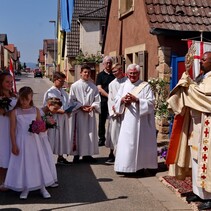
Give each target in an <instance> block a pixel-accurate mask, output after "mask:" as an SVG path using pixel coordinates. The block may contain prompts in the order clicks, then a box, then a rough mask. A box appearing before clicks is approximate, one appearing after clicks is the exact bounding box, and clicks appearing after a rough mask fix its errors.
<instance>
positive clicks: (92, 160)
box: [82, 155, 97, 163]
mask: <svg viewBox="0 0 211 211" xmlns="http://www.w3.org/2000/svg"><path fill="white" fill-rule="evenodd" d="M82 160H83V161H84V162H86V163H96V162H97V159H96V158H93V157H92V156H90V155H87V156H83V158H82Z"/></svg>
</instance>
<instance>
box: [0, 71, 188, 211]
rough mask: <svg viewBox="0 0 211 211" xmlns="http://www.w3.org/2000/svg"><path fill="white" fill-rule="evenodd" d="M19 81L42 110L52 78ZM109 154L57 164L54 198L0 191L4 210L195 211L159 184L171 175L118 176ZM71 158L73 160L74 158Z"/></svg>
mask: <svg viewBox="0 0 211 211" xmlns="http://www.w3.org/2000/svg"><path fill="white" fill-rule="evenodd" d="M16 82H17V89H19V88H20V87H22V86H30V87H31V88H32V89H33V90H34V103H35V105H37V106H38V107H40V106H41V105H42V99H43V94H44V92H45V91H46V90H47V89H48V88H49V87H50V86H51V85H52V82H51V81H50V80H49V79H47V78H43V79H42V78H34V77H33V74H32V73H27V74H23V75H22V76H18V78H17V81H16ZM108 152H109V150H108V149H107V148H105V147H100V154H99V155H98V156H96V158H97V159H98V162H97V163H96V164H92V165H90V164H86V163H78V164H71V165H68V166H61V165H57V173H58V180H59V187H58V188H49V189H48V190H49V192H50V194H51V196H52V198H51V199H43V198H42V197H41V196H40V194H39V191H34V192H30V194H29V196H28V199H27V200H20V199H19V193H16V192H13V191H7V192H0V210H11V211H19V210H23V211H27V210H30V211H38V210H39V211H41V210H42V211H50V210H52V211H54V210H86V211H89V210H90V211H99V210H101V211H107V210H112V211H124V210H125V211H130V210H131V211H140V210H156V211H164V210H172V211H173V210H174V211H176V210H178V211H182V210H185V211H188V210H192V209H191V207H190V206H189V205H188V204H187V203H186V202H184V201H183V200H182V199H181V198H179V197H178V196H177V195H176V194H175V193H173V192H172V191H171V190H170V189H169V188H167V187H166V186H164V185H163V184H162V183H161V182H160V181H159V179H158V177H159V176H161V175H165V174H166V175H167V172H165V171H164V172H158V173H157V174H156V176H149V177H137V176H136V177H125V176H121V175H117V174H116V173H115V172H114V170H113V165H106V164H105V161H106V158H107V156H108ZM68 159H69V160H70V161H72V157H71V156H68ZM55 162H56V157H55ZM160 165H161V164H160ZM160 170H162V169H160Z"/></svg>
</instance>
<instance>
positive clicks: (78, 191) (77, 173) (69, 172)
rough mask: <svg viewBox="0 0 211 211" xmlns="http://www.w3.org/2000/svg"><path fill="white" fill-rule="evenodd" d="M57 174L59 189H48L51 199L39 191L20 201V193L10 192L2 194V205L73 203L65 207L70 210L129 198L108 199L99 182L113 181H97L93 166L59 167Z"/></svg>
mask: <svg viewBox="0 0 211 211" xmlns="http://www.w3.org/2000/svg"><path fill="white" fill-rule="evenodd" d="M98 164H100V163H98ZM101 164H102V163H101ZM57 172H58V181H59V187H57V188H48V191H49V192H50V194H51V196H52V197H51V198H50V199H43V198H42V197H41V195H40V193H39V191H38V190H37V191H32V192H30V193H29V196H28V198H27V200H20V199H19V195H20V193H18V192H14V191H11V190H9V191H6V192H0V205H12V204H14V205H18V204H69V203H73V204H72V205H71V206H70V205H67V206H64V207H66V208H68V207H75V206H81V205H87V204H92V203H97V202H102V201H111V200H118V199H125V198H127V196H119V197H117V198H110V199H108V198H107V196H106V195H105V193H104V191H103V190H102V188H101V186H100V184H99V182H112V181H113V179H112V178H98V179H97V178H96V177H95V175H94V173H93V171H92V169H91V166H90V165H89V164H87V163H79V164H72V165H68V166H62V165H57ZM74 203H77V204H74ZM57 209H58V208H55V210H57ZM60 209H62V207H60ZM43 210H44V209H43ZM45 210H48V209H45ZM50 210H53V209H50Z"/></svg>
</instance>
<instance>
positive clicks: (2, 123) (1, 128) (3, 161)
mask: <svg viewBox="0 0 211 211" xmlns="http://www.w3.org/2000/svg"><path fill="white" fill-rule="evenodd" d="M10 99H11V100H12V101H11V102H10V106H9V111H10V110H12V109H13V108H14V107H15V105H16V103H17V98H16V97H11V98H10ZM10 153H11V141H10V121H9V116H8V115H5V116H3V115H0V168H8V165H9V159H10Z"/></svg>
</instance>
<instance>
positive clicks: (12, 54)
mask: <svg viewBox="0 0 211 211" xmlns="http://www.w3.org/2000/svg"><path fill="white" fill-rule="evenodd" d="M10 58H12V61H13V68H14V70H18V69H19V68H20V66H19V63H20V61H19V59H20V51H18V49H17V47H15V45H14V44H8V45H5V46H4V68H5V67H6V68H9V63H10Z"/></svg>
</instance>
